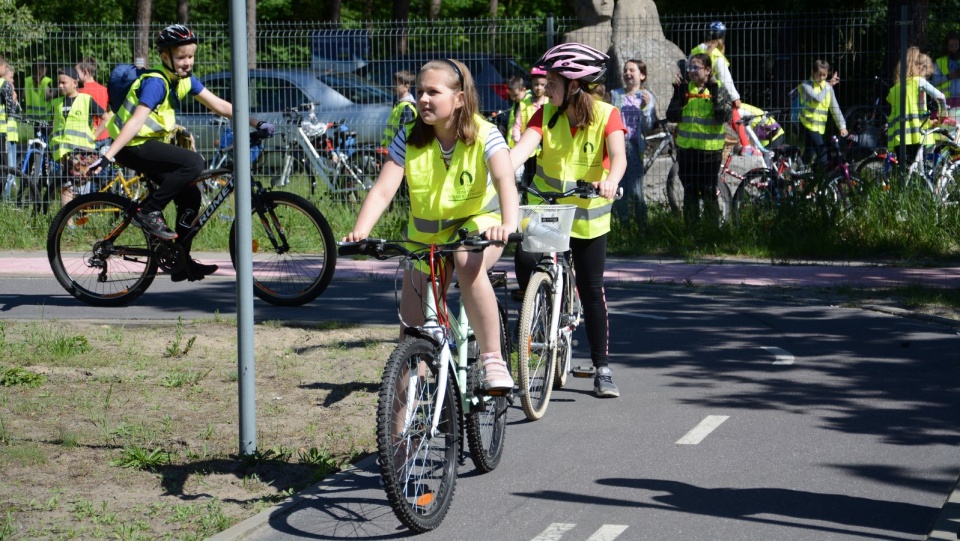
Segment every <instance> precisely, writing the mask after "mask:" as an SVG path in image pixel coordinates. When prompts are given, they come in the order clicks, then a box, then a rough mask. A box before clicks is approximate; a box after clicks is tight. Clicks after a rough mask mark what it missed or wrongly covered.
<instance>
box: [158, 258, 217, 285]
mask: <svg viewBox="0 0 960 541" xmlns="http://www.w3.org/2000/svg"><path fill="white" fill-rule="evenodd" d="M219 268H220V267H219V266H217V265H204V264H203V263H201V262H199V261H197V260H196V259H191V260H190V261H187V266H186V267H185V268H184V269H183V270H179V271H177V272H175V273H173V274H171V275H170V279H171V280H173V281H174V282H182V281H184V280H190V281H191V282H196V281H197V280H203V279H204V277H206V276H208V275H210V274H213V273H215V272H217V269H219Z"/></svg>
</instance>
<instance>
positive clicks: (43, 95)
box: [23, 77, 52, 120]
mask: <svg viewBox="0 0 960 541" xmlns="http://www.w3.org/2000/svg"><path fill="white" fill-rule="evenodd" d="M51 82H52V80H51V79H50V78H49V77H44V78H43V79H40V86H37V85H36V84H35V83H34V81H33V77H27V78H26V80H25V81H24V83H23V103H24V104H26V106H25V107H24V109H23V112H24V114H26V115H27V116H34V117H41V118H43V119H44V120H46V119H48V118H50V115H51V114H52V113H51V111H52V109H51V108H50V102H49V101H47V88H49V87H50V83H51Z"/></svg>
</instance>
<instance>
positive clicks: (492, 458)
mask: <svg viewBox="0 0 960 541" xmlns="http://www.w3.org/2000/svg"><path fill="white" fill-rule="evenodd" d="M498 304H499V303H498ZM499 308H500V310H499V312H500V354H501V356H502V357H503V358H504V359H509V358H510V339H509V338H508V337H507V324H506V318H505V314H506V311H505V310H504V308H503V306H499ZM484 375H485V373H484V370H483V363H481V362H480V361H479V360H477V361H476V362H474V363H472V364H471V365H470V368H469V372H468V373H467V386H468V387H469V388H468V389H467V394H468V397H470V399H471V402H472V405H471V407H470V411H469V412H467V414H466V425H467V443H468V444H469V445H470V459H471V460H472V461H473V464H474V466H476V467H477V469H478V470H480V471H482V472H484V473H487V472H491V471H493V470H494V469H495V468H496V467H497V465H498V464H500V458H501V457H502V456H503V442H504V437H505V435H506V431H507V397H506V396H504V395H502V394H501V395H497V396H491V395H487V394H485V393H480V392H478V390H480V389H481V388H482V386H483V378H484Z"/></svg>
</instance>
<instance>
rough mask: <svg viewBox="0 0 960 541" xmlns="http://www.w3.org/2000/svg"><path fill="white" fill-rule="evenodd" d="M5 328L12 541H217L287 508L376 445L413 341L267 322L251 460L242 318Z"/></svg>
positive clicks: (7, 520)
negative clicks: (238, 322) (387, 392)
mask: <svg viewBox="0 0 960 541" xmlns="http://www.w3.org/2000/svg"><path fill="white" fill-rule="evenodd" d="M0 330H2V332H0V353H2V355H0V376H3V379H0V540H3V539H70V538H73V539H96V538H111V539H114V538H116V539H162V538H172V539H203V538H205V537H207V536H209V535H212V534H214V533H217V532H219V531H222V530H224V529H226V528H228V527H229V526H231V525H233V524H234V523H236V522H239V521H240V520H243V519H245V518H247V517H249V516H252V515H254V514H255V513H257V512H259V511H260V510H262V509H265V508H268V507H270V506H272V505H274V504H275V503H276V502H278V501H280V500H282V499H284V498H285V497H287V496H289V495H291V494H293V493H295V492H297V491H299V490H301V489H303V488H306V487H307V486H309V485H310V484H311V483H313V482H316V481H318V480H319V479H322V478H323V477H324V476H325V475H327V474H329V473H330V472H331V471H332V470H333V469H335V468H337V467H339V466H342V465H344V464H347V463H349V462H351V461H353V460H356V459H357V458H358V457H360V456H362V455H365V454H366V453H369V452H371V451H372V449H373V448H374V447H375V440H374V421H375V419H374V415H373V411H374V409H375V407H376V400H377V396H376V390H377V387H378V384H379V381H380V375H381V371H382V366H383V363H384V360H385V359H386V357H387V356H388V355H389V353H390V351H391V350H392V348H393V346H394V345H395V344H394V340H395V339H396V333H397V329H396V326H385V327H370V326H364V327H362V328H360V327H352V326H347V325H336V324H334V325H327V326H326V327H325V328H310V327H290V326H285V325H282V324H265V325H258V326H257V327H256V330H255V332H256V337H255V344H256V345H255V347H256V363H257V366H256V386H257V387H256V388H257V396H256V426H257V427H258V429H257V430H258V434H257V454H256V455H255V456H254V457H252V458H244V459H241V458H239V457H238V456H237V453H238V451H239V433H238V430H239V429H238V416H239V414H238V410H239V408H238V404H237V393H238V391H237V387H238V386H237V359H236V354H235V353H234V352H235V351H236V327H235V322H232V321H223V322H214V321H208V322H197V323H183V324H182V325H180V326H178V325H176V324H167V325H149V326H140V325H126V326H118V325H115V324H114V325H105V324H97V323H74V322H49V321H48V322H40V323H36V322H10V321H7V322H0ZM191 341H192V343H191ZM17 367H22V368H23V369H25V370H27V371H28V373H29V374H37V375H40V376H41V379H42V380H43V381H42V383H41V384H40V385H39V386H38V387H31V386H29V385H28V384H27V383H25V381H26V380H28V379H30V378H31V377H33V376H28V375H24V373H23V372H20V371H16V370H12V369H15V368H17ZM17 382H19V384H15V383H17Z"/></svg>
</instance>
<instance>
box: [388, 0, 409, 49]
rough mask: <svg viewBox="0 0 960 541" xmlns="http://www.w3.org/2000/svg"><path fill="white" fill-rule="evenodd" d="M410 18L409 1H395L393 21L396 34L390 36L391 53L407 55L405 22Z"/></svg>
mask: <svg viewBox="0 0 960 541" xmlns="http://www.w3.org/2000/svg"><path fill="white" fill-rule="evenodd" d="M409 18H410V0H396V1H395V2H394V3H393V20H394V21H396V23H397V26H396V32H397V33H396V34H394V35H393V36H392V39H391V41H392V42H393V47H392V53H393V54H397V55H401V54H406V53H407V35H408V34H409V29H408V28H407V20H408V19H409Z"/></svg>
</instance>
